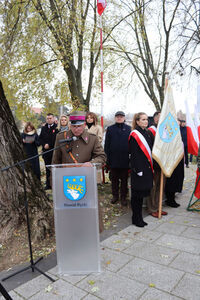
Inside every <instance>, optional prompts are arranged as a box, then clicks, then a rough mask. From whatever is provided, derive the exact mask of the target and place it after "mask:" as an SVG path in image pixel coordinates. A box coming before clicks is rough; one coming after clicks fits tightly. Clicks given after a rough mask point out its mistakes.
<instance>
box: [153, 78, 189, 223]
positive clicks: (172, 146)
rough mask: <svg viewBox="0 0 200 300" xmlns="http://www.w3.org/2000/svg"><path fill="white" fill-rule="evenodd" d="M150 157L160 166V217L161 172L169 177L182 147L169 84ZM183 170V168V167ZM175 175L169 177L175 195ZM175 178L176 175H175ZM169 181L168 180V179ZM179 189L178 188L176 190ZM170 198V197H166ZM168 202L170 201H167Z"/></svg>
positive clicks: (160, 203) (182, 150)
mask: <svg viewBox="0 0 200 300" xmlns="http://www.w3.org/2000/svg"><path fill="white" fill-rule="evenodd" d="M152 157H153V158H154V159H155V160H156V161H157V163H158V164H159V165H160V167H161V171H162V172H161V185H160V186H161V188H160V199H159V218H160V217H161V211H162V194H163V174H164V175H165V176H166V177H171V176H172V173H173V172H174V170H175V169H176V167H177V166H178V165H179V163H180V162H181V161H183V157H184V148H183V142H182V139H181V134H180V128H179V124H178V121H177V117H176V109H175V105H174V98H173V92H172V88H171V86H170V84H168V86H167V89H166V94H165V99H164V103H163V107H162V111H161V114H160V120H159V124H158V128H157V134H156V137H155V142H154V146H153V150H152ZM183 170H184V169H183ZM175 177H176V176H175V175H174V177H172V178H171V182H173V187H174V188H175V189H173V191H172V190H170V191H171V192H173V194H174V195H175V193H176V191H177V190H176V187H177V185H176V183H175ZM176 179H177V177H176ZM168 183H169V181H168ZM165 187H166V189H165V191H166V190H168V187H169V188H170V183H169V184H167V183H166V185H165ZM168 191H169V190H168ZM179 191H181V189H179V190H178V192H179ZM168 200H170V199H168ZM169 203H170V202H169Z"/></svg>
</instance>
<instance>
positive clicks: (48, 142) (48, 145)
mask: <svg viewBox="0 0 200 300" xmlns="http://www.w3.org/2000/svg"><path fill="white" fill-rule="evenodd" d="M56 127H57V124H55V123H54V115H53V114H51V113H49V114H47V117H46V124H45V125H44V126H43V127H42V130H41V133H40V136H39V140H40V144H41V145H42V151H43V155H42V157H43V159H44V163H45V166H47V165H51V161H52V156H53V151H50V152H48V153H45V152H46V151H48V150H51V149H53V148H54V144H55V140H56V134H57V133H58V129H57V128H56ZM50 174H51V172H50V170H49V168H47V167H46V187H45V189H46V190H48V189H50V188H51V185H50Z"/></svg>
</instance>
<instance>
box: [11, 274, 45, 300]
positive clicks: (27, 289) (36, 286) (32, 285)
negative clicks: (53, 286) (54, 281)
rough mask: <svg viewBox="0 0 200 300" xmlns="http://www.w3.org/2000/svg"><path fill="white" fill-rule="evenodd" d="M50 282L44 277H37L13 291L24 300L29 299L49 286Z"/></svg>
mask: <svg viewBox="0 0 200 300" xmlns="http://www.w3.org/2000/svg"><path fill="white" fill-rule="evenodd" d="M49 282H50V280H49V279H47V278H46V277H45V276H43V275H42V276H38V277H36V278H34V279H32V280H30V281H28V282H27V283H25V284H23V285H21V286H19V287H18V288H16V289H15V290H14V291H15V292H16V293H17V294H19V295H21V296H22V297H24V298H29V297H31V296H33V295H34V294H36V293H37V292H39V291H40V290H41V289H44V288H45V287H47V286H48V285H49Z"/></svg>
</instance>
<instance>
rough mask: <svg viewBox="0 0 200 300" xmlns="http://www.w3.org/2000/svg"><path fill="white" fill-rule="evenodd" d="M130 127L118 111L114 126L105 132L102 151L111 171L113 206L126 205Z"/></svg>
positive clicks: (122, 113) (121, 112)
mask: <svg viewBox="0 0 200 300" xmlns="http://www.w3.org/2000/svg"><path fill="white" fill-rule="evenodd" d="M130 132H131V127H130V126H129V125H126V124H125V113H124V112H123V111H118V112H116V114H115V124H113V125H111V126H109V127H108V128H107V131H106V137H105V146H104V150H105V153H106V155H107V165H108V166H109V167H110V170H111V183H112V195H113V199H112V200H111V203H112V204H114V203H116V202H117V201H118V200H119V184H120V182H121V186H120V200H121V204H122V205H123V206H126V205H127V200H126V195H127V181H128V169H129V150H128V137H129V134H130Z"/></svg>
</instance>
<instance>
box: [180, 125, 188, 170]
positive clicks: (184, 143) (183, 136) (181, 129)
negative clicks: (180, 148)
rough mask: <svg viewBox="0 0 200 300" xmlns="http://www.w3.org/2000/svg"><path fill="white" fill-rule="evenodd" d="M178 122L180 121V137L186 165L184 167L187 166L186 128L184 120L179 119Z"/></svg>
mask: <svg viewBox="0 0 200 300" xmlns="http://www.w3.org/2000/svg"><path fill="white" fill-rule="evenodd" d="M179 123H180V132H181V138H182V141H183V145H184V156H185V165H186V168H189V161H188V146H187V128H186V126H185V120H179Z"/></svg>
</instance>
